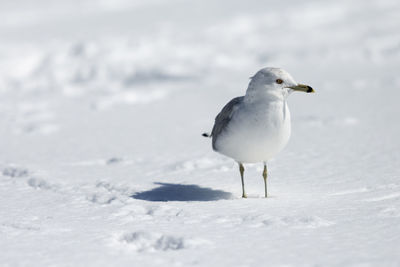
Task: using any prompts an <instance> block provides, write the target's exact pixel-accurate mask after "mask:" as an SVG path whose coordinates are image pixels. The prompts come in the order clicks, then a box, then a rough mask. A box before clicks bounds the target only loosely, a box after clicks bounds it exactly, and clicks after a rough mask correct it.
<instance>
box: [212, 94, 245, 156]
mask: <svg viewBox="0 0 400 267" xmlns="http://www.w3.org/2000/svg"><path fill="white" fill-rule="evenodd" d="M243 98H244V96H240V97H235V98H234V99H232V100H231V101H229V102H228V104H226V105H225V107H224V108H223V109H222V110H221V112H220V113H219V114H218V115H217V117H216V118H215V123H214V127H213V129H212V132H211V136H212V146H213V149H214V150H217V149H216V147H215V143H216V141H217V138H218V136H219V135H220V134H221V133H222V132H223V131H224V130H225V129H226V127H227V125H228V123H229V122H230V120H231V119H232V115H233V113H235V111H236V110H237V109H238V108H239V105H240V104H241V103H242V102H243Z"/></svg>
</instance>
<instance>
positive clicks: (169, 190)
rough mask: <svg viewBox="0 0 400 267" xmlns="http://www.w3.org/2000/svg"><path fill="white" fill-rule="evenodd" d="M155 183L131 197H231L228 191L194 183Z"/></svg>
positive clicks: (212, 199) (216, 198)
mask: <svg viewBox="0 0 400 267" xmlns="http://www.w3.org/2000/svg"><path fill="white" fill-rule="evenodd" d="M155 184H156V185H158V187H156V188H153V189H151V190H148V191H143V192H138V193H135V194H134V195H132V196H131V197H132V198H135V199H141V200H147V201H215V200H220V199H232V198H233V196H232V194H231V193H229V192H225V191H222V190H214V189H211V188H206V187H200V186H198V185H194V184H189V185H185V184H171V183H155Z"/></svg>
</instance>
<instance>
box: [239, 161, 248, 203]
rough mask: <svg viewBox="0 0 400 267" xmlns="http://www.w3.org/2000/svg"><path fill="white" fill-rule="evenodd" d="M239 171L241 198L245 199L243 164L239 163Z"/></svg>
mask: <svg viewBox="0 0 400 267" xmlns="http://www.w3.org/2000/svg"><path fill="white" fill-rule="evenodd" d="M239 171H240V177H241V178H242V197H243V198H247V195H246V192H245V191H244V177H243V174H244V167H243V164H242V163H240V162H239Z"/></svg>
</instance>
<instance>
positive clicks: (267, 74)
mask: <svg viewBox="0 0 400 267" xmlns="http://www.w3.org/2000/svg"><path fill="white" fill-rule="evenodd" d="M250 79H251V81H250V84H249V87H248V89H247V92H246V96H248V97H251V98H254V97H255V98H257V97H263V96H265V97H269V98H278V99H282V100H284V99H286V98H287V97H288V95H289V94H290V93H292V92H294V91H300V92H305V93H314V92H315V91H314V89H312V88H311V87H310V86H308V85H304V84H300V83H297V82H296V81H295V80H294V79H293V77H292V76H291V75H290V74H289V73H288V72H287V71H285V70H283V69H280V68H263V69H261V70H259V71H258V72H257V73H256V74H255V75H254V76H253V77H251V78H250Z"/></svg>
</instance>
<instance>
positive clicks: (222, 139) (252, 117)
mask: <svg viewBox="0 0 400 267" xmlns="http://www.w3.org/2000/svg"><path fill="white" fill-rule="evenodd" d="M290 131H291V129H290V112H289V108H288V106H287V103H286V101H274V102H270V103H268V105H267V104H265V103H258V104H257V103H252V104H246V103H243V105H241V107H240V108H239V109H238V110H237V112H235V114H234V116H233V117H232V120H231V121H230V122H229V125H228V126H227V129H226V130H225V131H224V133H222V134H221V136H219V138H218V140H217V142H216V148H217V151H218V152H220V153H221V154H224V155H226V156H228V157H231V158H233V159H235V160H236V161H238V162H242V163H255V162H266V161H268V160H269V159H271V158H272V157H273V156H275V155H276V154H277V153H278V152H280V151H281V150H282V149H283V148H284V147H285V145H286V144H287V142H288V141H289V137H290Z"/></svg>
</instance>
